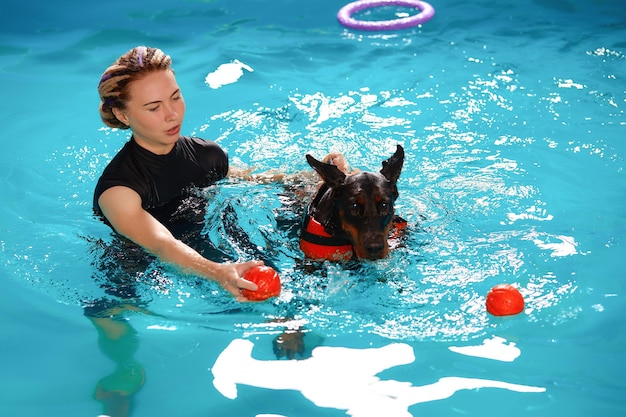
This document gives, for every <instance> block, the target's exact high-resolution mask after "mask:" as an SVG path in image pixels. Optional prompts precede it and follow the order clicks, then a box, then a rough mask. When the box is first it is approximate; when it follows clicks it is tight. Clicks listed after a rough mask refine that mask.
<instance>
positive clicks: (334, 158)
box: [322, 152, 351, 175]
mask: <svg viewBox="0 0 626 417" xmlns="http://www.w3.org/2000/svg"><path fill="white" fill-rule="evenodd" d="M322 162H324V163H327V164H331V165H334V166H336V167H337V168H338V169H339V171H341V172H343V173H344V174H346V175H348V174H350V171H351V168H350V164H349V163H348V160H347V159H346V157H345V156H344V155H343V154H342V153H339V152H331V153H329V154H328V155H326V156H325V157H324V159H322Z"/></svg>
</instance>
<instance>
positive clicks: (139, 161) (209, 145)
mask: <svg viewBox="0 0 626 417" xmlns="http://www.w3.org/2000/svg"><path fill="white" fill-rule="evenodd" d="M227 173H228V155H227V153H226V152H225V151H224V150H223V149H222V148H220V146H219V145H218V144H216V143H215V142H213V141H208V140H203V139H200V138H195V137H187V136H181V137H180V138H179V140H178V141H177V142H176V145H175V146H174V148H173V149H172V151H171V152H170V153H168V154H166V155H156V154H154V153H152V152H150V151H148V150H147V149H144V148H142V147H141V146H139V145H138V144H137V142H135V140H134V139H133V138H132V137H131V139H130V140H129V141H128V142H127V143H126V144H125V145H124V147H123V148H122V149H121V150H120V151H119V152H118V154H117V155H115V157H114V158H113V159H112V160H111V162H110V163H109V164H108V165H107V167H106V168H105V169H104V172H103V173H102V176H101V177H100V179H99V180H98V183H97V185H96V189H95V192H94V197H93V207H94V212H95V213H96V215H98V216H101V217H103V218H104V216H103V215H102V211H101V210H100V206H99V205H98V199H99V198H100V195H102V193H103V192H104V191H106V190H107V189H109V188H111V187H115V186H125V187H129V188H131V189H133V190H134V191H136V192H137V194H139V196H140V197H141V206H142V207H143V208H144V209H145V210H146V211H148V212H149V213H150V214H152V215H153V216H154V217H155V218H156V219H157V220H159V221H160V222H161V223H163V224H167V223H168V222H169V220H170V218H171V216H172V214H173V213H174V212H175V211H176V210H177V208H178V205H179V204H180V202H181V201H182V200H183V199H184V198H185V197H186V196H187V194H188V193H189V191H190V190H191V189H193V188H197V187H200V188H201V187H207V186H209V185H211V184H213V183H215V182H216V181H219V180H221V179H222V178H224V177H225V176H226V174H227ZM105 221H106V219H105ZM107 223H108V222H107Z"/></svg>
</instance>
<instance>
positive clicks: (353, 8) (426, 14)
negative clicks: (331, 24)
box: [337, 0, 435, 30]
mask: <svg viewBox="0 0 626 417" xmlns="http://www.w3.org/2000/svg"><path fill="white" fill-rule="evenodd" d="M382 6H403V7H411V8H415V9H419V10H420V13H418V14H416V15H413V16H409V17H402V18H399V19H393V20H379V21H367V20H357V19H354V18H353V17H352V15H353V14H354V13H356V12H360V11H361V10H365V9H373V8H375V7H382ZM434 15H435V9H434V8H433V6H431V5H430V4H428V3H426V2H425V1H418V0H359V1H355V2H352V3H348V4H346V5H345V6H343V7H342V8H341V9H340V10H339V12H338V13H337V20H339V23H341V24H342V25H344V26H346V27H348V28H352V29H360V30H397V29H406V28H410V27H413V26H417V25H420V24H422V23H424V22H427V21H429V20H430V19H432V18H433V16H434Z"/></svg>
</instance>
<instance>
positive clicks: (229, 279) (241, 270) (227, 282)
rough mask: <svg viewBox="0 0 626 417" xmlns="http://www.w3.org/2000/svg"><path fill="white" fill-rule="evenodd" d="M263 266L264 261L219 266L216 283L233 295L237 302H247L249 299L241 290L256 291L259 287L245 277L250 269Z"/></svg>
mask: <svg viewBox="0 0 626 417" xmlns="http://www.w3.org/2000/svg"><path fill="white" fill-rule="evenodd" d="M261 265H263V262H262V261H248V262H242V263H225V264H219V272H218V274H219V276H218V277H216V281H217V282H218V283H219V284H220V285H221V286H222V287H224V289H225V290H226V291H228V292H229V293H231V294H232V295H233V297H235V299H236V300H237V301H247V298H246V297H244V296H243V295H242V294H241V289H243V288H245V289H247V290H250V291H256V290H257V289H258V287H257V285H256V284H255V283H254V282H251V281H248V280H247V279H245V278H243V276H244V275H245V274H246V272H247V271H248V270H249V269H250V268H253V267H255V266H261Z"/></svg>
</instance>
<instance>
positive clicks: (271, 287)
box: [241, 265, 280, 301]
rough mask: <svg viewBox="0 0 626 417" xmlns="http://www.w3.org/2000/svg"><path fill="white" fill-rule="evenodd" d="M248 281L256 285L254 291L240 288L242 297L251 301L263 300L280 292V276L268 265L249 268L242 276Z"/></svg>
mask: <svg viewBox="0 0 626 417" xmlns="http://www.w3.org/2000/svg"><path fill="white" fill-rule="evenodd" d="M243 277H244V278H245V279H247V280H248V281H252V282H254V283H255V284H256V285H257V287H259V288H258V289H257V290H256V291H250V290H247V289H245V288H244V289H242V290H241V293H242V294H243V296H244V297H246V298H247V299H248V300H251V301H263V300H267V299H268V298H271V297H276V296H278V294H280V277H279V276H278V273H277V272H276V271H274V269H272V268H271V267H269V266H265V265H263V266H255V267H253V268H250V269H249V270H248V272H246V273H245V275H244V276H243Z"/></svg>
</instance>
